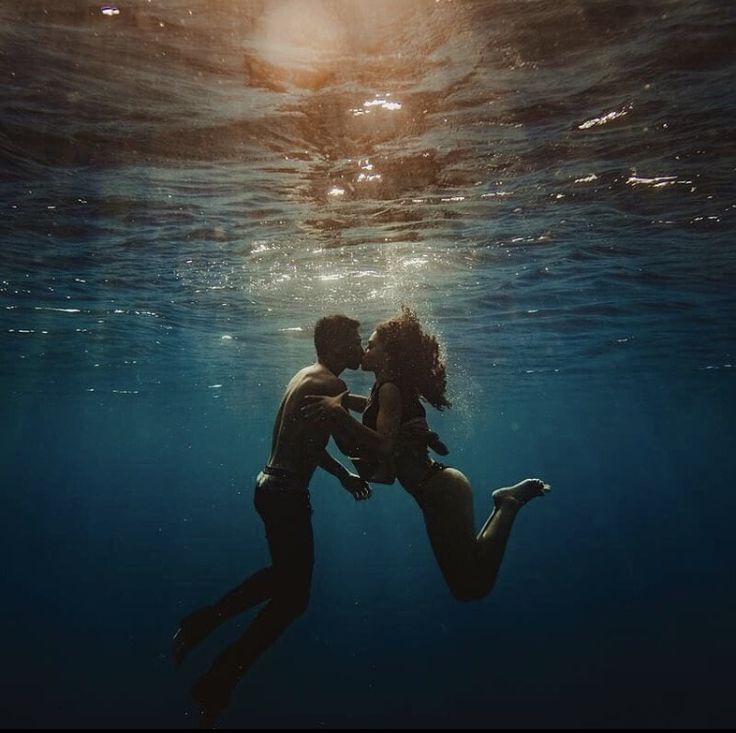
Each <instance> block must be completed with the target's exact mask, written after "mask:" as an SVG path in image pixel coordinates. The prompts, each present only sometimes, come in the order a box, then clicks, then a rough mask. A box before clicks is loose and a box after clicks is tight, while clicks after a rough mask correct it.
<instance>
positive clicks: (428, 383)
mask: <svg viewBox="0 0 736 733" xmlns="http://www.w3.org/2000/svg"><path fill="white" fill-rule="evenodd" d="M376 335H377V336H378V338H379V339H380V340H381V343H382V344H383V346H384V348H385V349H386V352H387V353H388V355H389V357H390V358H391V361H392V362H393V367H394V369H395V371H396V377H397V382H398V384H399V386H400V387H403V388H404V389H407V388H408V389H414V390H416V391H417V392H418V393H419V394H420V395H421V396H422V397H424V399H425V400H427V402H429V404H430V405H432V406H434V407H436V408H437V409H438V410H441V409H442V408H443V407H450V402H449V401H448V399H447V396H446V395H445V390H446V389H447V369H446V367H445V363H444V362H443V361H442V358H441V357H440V345H439V343H438V342H437V339H436V338H435V337H434V336H430V335H429V334H427V333H424V330H423V329H422V324H421V323H419V319H418V318H417V314H416V313H415V312H414V311H413V310H412V309H411V308H409V307H407V306H405V305H402V306H401V314H400V315H398V316H395V317H394V318H390V319H389V320H387V321H383V322H382V323H379V324H378V326H376Z"/></svg>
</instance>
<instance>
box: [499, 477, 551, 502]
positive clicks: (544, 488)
mask: <svg viewBox="0 0 736 733" xmlns="http://www.w3.org/2000/svg"><path fill="white" fill-rule="evenodd" d="M550 490H551V487H550V485H549V484H545V483H544V481H542V480H541V479H538V478H528V479H524V481H519V483H518V484H516V485H515V486H505V487H504V488H503V489H496V490H495V491H494V492H493V494H492V496H493V504H494V505H495V507H496V508H497V509H499V508H500V507H501V506H503V505H504V504H506V505H507V506H523V505H524V504H526V503H527V502H528V501H531V500H532V499H534V498H535V497H537V496H544V495H545V494H548V493H549V492H550Z"/></svg>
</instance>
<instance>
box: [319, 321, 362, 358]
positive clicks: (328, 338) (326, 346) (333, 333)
mask: <svg viewBox="0 0 736 733" xmlns="http://www.w3.org/2000/svg"><path fill="white" fill-rule="evenodd" d="M359 327H360V321H356V320H355V319H354V318H348V317H347V316H341V315H335V316H324V318H320V319H319V320H318V321H317V323H316V324H315V326H314V348H315V349H317V356H324V355H326V354H327V353H328V352H329V351H330V350H331V349H334V348H335V346H337V345H339V344H340V343H341V342H344V341H347V340H348V339H351V338H352V337H353V335H354V334H355V332H356V331H357V330H358V328H359Z"/></svg>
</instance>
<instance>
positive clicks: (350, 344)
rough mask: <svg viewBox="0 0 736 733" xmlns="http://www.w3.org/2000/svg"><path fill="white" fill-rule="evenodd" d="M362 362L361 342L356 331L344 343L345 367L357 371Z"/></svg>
mask: <svg viewBox="0 0 736 733" xmlns="http://www.w3.org/2000/svg"><path fill="white" fill-rule="evenodd" d="M361 361H363V342H362V341H361V339H360V334H359V333H358V330H357V329H356V330H355V332H354V333H353V335H352V336H350V337H349V338H348V340H347V341H346V343H345V366H346V367H347V368H348V369H358V368H359V367H360V363H361Z"/></svg>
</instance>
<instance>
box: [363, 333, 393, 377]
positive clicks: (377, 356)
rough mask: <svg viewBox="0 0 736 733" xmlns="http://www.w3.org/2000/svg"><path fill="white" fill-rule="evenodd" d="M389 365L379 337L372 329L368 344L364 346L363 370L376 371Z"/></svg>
mask: <svg viewBox="0 0 736 733" xmlns="http://www.w3.org/2000/svg"><path fill="white" fill-rule="evenodd" d="M388 365H389V356H388V354H387V353H386V350H385V349H384V346H383V344H382V343H381V339H379V338H378V335H377V334H376V332H375V331H374V332H373V333H372V334H371V337H370V338H369V339H368V345H367V346H366V347H365V353H364V354H363V363H362V367H363V371H366V372H378V371H381V370H385V369H387V368H388Z"/></svg>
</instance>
